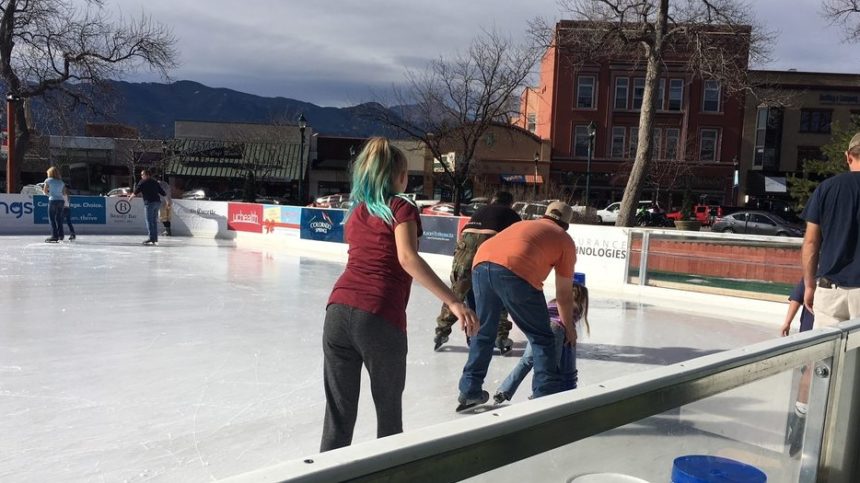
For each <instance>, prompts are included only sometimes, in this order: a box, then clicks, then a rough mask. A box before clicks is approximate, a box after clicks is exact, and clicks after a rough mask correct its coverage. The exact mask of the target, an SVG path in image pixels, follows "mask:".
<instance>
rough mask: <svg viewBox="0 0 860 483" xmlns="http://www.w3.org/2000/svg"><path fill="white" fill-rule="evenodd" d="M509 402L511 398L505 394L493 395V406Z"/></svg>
mask: <svg viewBox="0 0 860 483" xmlns="http://www.w3.org/2000/svg"><path fill="white" fill-rule="evenodd" d="M510 400H511V398H510V397H509V396H508V395H507V394H505V393H503V392H501V391H500V392H497V393H495V394H493V404H495V405H496V406H498V405H500V404H502V403H504V402H505V401H510Z"/></svg>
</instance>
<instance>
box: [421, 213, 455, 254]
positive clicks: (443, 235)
mask: <svg viewBox="0 0 860 483" xmlns="http://www.w3.org/2000/svg"><path fill="white" fill-rule="evenodd" d="M459 226H460V218H458V217H455V216H424V215H422V216H421V228H422V229H423V230H424V235H423V236H421V239H420V240H419V242H418V249H419V250H420V251H422V252H426V253H435V254H437V255H453V254H454V250H455V249H456V248H457V229H458V228H459Z"/></svg>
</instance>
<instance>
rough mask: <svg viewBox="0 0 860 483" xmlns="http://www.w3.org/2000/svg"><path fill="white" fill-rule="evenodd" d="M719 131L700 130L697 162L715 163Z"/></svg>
mask: <svg viewBox="0 0 860 483" xmlns="http://www.w3.org/2000/svg"><path fill="white" fill-rule="evenodd" d="M719 137H720V131H719V130H717V129H702V130H701V135H700V136H699V160H701V161H716V160H717V146H718V141H719Z"/></svg>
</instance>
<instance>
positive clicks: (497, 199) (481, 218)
mask: <svg viewBox="0 0 860 483" xmlns="http://www.w3.org/2000/svg"><path fill="white" fill-rule="evenodd" d="M513 204H514V196H513V195H512V194H510V193H508V192H506V191H500V192H498V193H496V195H495V196H493V199H492V200H491V201H490V204H489V205H487V206H483V207H481V208H479V209H478V211H476V212H475V214H474V215H472V217H471V218H470V219H469V222H468V223H467V224H466V225H465V226H464V227H463V231H462V232H460V241H459V242H458V243H457V249H456V250H455V251H454V261H453V263H452V264H451V290H453V291H454V295H456V296H457V298H459V299H460V300H466V301H467V303H468V305H469V307H470V308H472V309H474V308H475V296H474V295H473V294H472V261H473V260H474V259H475V252H477V251H478V247H480V246H481V244H482V243H484V242H485V241H487V240H489V239H490V238H491V237H493V236H494V235H496V234H497V233H498V232H500V231H502V230H504V229H505V228H507V227H509V226H511V225H513V224H514V223H516V222H518V221H522V220H521V219H520V215H518V214H517V212H516V211H514V210H512V209H511V206H512V205H513ZM456 321H457V318H456V317H455V316H454V314H452V313H451V311H450V310H448V306H447V305H442V311H441V313H440V314H439V317H437V318H436V336H435V337H434V338H433V350H435V351H438V350H439V349H440V348H441V347H442V344H444V343H446V342H448V336H449V335H450V334H451V326H452V325H454V322H456ZM511 327H512V324H511V322H510V321H509V320H508V313H507V312H505V311H504V310H502V313H501V315H500V316H499V332H498V334H497V337H496V347H498V348H499V351H501V353H502V354H505V353H506V352H508V351H510V350H511V346H512V342H511V339H510V338H508V335H509V334H510V332H511Z"/></svg>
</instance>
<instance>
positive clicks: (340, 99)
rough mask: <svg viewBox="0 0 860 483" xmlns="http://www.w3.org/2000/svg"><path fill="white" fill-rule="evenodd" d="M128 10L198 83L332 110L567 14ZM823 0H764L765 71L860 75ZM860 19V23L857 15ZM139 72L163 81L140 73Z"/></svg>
mask: <svg viewBox="0 0 860 483" xmlns="http://www.w3.org/2000/svg"><path fill="white" fill-rule="evenodd" d="M105 4H106V7H105V8H107V9H109V10H111V11H119V12H121V13H122V14H123V15H125V16H136V15H140V14H141V12H146V13H147V14H148V15H150V16H152V18H153V19H154V20H157V21H159V22H162V23H164V24H167V25H169V26H171V28H172V29H173V32H174V34H175V35H176V37H177V39H178V42H177V49H178V50H179V52H180V62H181V66H180V67H179V68H178V69H177V70H176V71H174V72H173V74H172V78H173V79H174V80H180V79H188V80H194V81H198V82H202V83H204V84H207V85H210V86H213V87H228V88H231V89H236V90H240V91H244V92H249V93H253V94H258V95H262V96H283V97H291V98H294V99H300V100H304V101H309V102H313V103H315V104H319V105H323V106H345V105H353V104H356V103H359V102H364V101H368V100H371V99H372V98H373V96H374V93H376V92H384V91H386V89H387V88H389V87H390V86H391V84H392V83H396V82H399V81H402V79H403V75H404V72H405V70H406V69H407V68H420V67H422V66H424V65H426V63H427V61H428V60H430V59H433V58H437V57H439V56H445V55H449V54H451V53H454V52H456V51H457V50H458V49H463V48H465V47H466V46H467V45H468V44H469V42H470V40H471V39H472V38H473V36H474V34H475V32H476V31H477V30H479V29H480V28H481V27H485V28H492V27H495V28H496V29H498V30H500V31H502V32H508V33H510V35H511V36H513V37H515V38H516V37H521V36H524V32H525V29H526V21H527V19H529V18H533V17H535V16H541V17H544V18H547V19H551V20H553V21H554V20H558V19H560V18H563V17H564V18H567V17H566V16H564V15H563V14H562V13H561V12H560V11H559V9H558V6H557V3H556V0H519V1H508V0H495V1H494V0H466V1H463V0H429V1H416V0H399V1H398V0H304V1H297V0H243V1H241V2H236V1H235V0H230V1H228V0H185V1H181V0H107V1H106V2H105ZM820 4H821V0H755V1H754V2H752V5H753V9H754V12H755V14H756V16H757V19H758V21H759V22H760V23H762V24H763V25H765V26H766V28H767V29H769V30H772V31H775V32H777V33H778V38H777V43H776V45H775V48H774V51H773V53H772V58H773V59H772V61H771V62H770V63H769V64H767V65H763V66H759V67H763V68H773V69H788V68H796V69H797V70H807V71H822V72H857V73H860V48H858V47H860V46H857V45H853V46H852V45H846V44H843V43H842V42H840V40H839V37H840V35H839V34H840V32H839V30H838V29H837V28H835V27H831V26H830V25H828V23H827V21H825V20H824V19H822V18H821V17H820V15H819V11H820ZM858 21H860V19H858ZM128 80H157V78H154V77H152V76H151V75H146V74H137V75H134V76H131V77H129V78H128Z"/></svg>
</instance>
